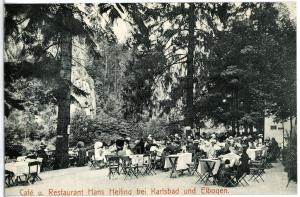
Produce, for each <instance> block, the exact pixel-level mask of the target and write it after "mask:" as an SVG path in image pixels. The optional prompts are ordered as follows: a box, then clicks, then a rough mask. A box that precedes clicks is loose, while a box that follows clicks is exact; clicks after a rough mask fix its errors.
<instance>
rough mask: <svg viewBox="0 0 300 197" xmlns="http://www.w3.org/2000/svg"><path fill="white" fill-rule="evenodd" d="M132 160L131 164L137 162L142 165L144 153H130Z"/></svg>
mask: <svg viewBox="0 0 300 197" xmlns="http://www.w3.org/2000/svg"><path fill="white" fill-rule="evenodd" d="M129 157H130V158H131V160H132V164H138V166H143V163H144V155H140V154H139V155H130V156H129Z"/></svg>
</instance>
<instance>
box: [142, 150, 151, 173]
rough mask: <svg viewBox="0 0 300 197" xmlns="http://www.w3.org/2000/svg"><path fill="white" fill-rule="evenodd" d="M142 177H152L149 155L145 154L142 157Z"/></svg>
mask: <svg viewBox="0 0 300 197" xmlns="http://www.w3.org/2000/svg"><path fill="white" fill-rule="evenodd" d="M143 171H144V172H143V175H153V173H152V161H151V155H150V154H145V155H144V156H143Z"/></svg>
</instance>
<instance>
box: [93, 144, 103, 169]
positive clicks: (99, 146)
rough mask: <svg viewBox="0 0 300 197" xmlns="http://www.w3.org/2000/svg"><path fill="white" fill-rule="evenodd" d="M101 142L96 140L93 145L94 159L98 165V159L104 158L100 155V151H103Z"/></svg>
mask: <svg viewBox="0 0 300 197" xmlns="http://www.w3.org/2000/svg"><path fill="white" fill-rule="evenodd" d="M102 147H103V143H102V142H96V143H95V145H94V149H95V156H94V159H95V160H96V161H97V163H98V164H99V167H100V163H101V162H100V161H102V160H104V158H103V157H102V152H103V149H102Z"/></svg>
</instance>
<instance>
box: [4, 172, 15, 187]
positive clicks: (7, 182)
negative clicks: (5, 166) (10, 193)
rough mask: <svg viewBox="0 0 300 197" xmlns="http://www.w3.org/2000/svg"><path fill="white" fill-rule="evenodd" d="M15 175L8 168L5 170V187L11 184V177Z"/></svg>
mask: <svg viewBox="0 0 300 197" xmlns="http://www.w3.org/2000/svg"><path fill="white" fill-rule="evenodd" d="M14 176H15V174H14V173H13V172H11V171H9V170H5V185H6V186H7V187H10V186H13V185H14V184H15V183H14V180H13V177H14Z"/></svg>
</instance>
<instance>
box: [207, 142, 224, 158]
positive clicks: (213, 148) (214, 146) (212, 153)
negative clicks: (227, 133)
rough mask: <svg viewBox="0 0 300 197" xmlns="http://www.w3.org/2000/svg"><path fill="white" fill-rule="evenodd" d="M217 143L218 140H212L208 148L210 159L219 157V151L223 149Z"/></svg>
mask: <svg viewBox="0 0 300 197" xmlns="http://www.w3.org/2000/svg"><path fill="white" fill-rule="evenodd" d="M216 143H217V141H216V140H211V146H210V147H209V148H208V150H207V157H208V158H209V159H212V158H217V151H218V150H220V149H221V148H220V147H219V146H218V145H217V144H216Z"/></svg>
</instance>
